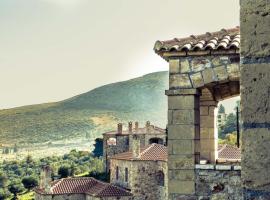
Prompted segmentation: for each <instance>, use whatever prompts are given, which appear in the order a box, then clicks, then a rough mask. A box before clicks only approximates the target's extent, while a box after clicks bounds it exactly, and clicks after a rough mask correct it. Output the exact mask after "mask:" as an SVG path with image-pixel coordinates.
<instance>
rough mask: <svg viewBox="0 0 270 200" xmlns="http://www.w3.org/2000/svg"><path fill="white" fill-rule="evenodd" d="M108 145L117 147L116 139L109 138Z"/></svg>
mask: <svg viewBox="0 0 270 200" xmlns="http://www.w3.org/2000/svg"><path fill="white" fill-rule="evenodd" d="M107 145H109V146H115V145H116V139H115V138H109V139H108V140H107Z"/></svg>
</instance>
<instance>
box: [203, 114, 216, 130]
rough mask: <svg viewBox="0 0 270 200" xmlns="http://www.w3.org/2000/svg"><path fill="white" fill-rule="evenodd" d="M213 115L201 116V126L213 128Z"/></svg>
mask: <svg viewBox="0 0 270 200" xmlns="http://www.w3.org/2000/svg"><path fill="white" fill-rule="evenodd" d="M214 123H215V117H214V116H210V115H208V116H201V119H200V125H201V127H203V128H214V127H215V124H214Z"/></svg>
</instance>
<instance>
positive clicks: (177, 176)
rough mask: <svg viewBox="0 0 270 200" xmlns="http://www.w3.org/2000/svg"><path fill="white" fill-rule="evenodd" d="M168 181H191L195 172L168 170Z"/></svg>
mask: <svg viewBox="0 0 270 200" xmlns="http://www.w3.org/2000/svg"><path fill="white" fill-rule="evenodd" d="M169 179H174V180H185V181H193V180H195V172H194V170H169Z"/></svg>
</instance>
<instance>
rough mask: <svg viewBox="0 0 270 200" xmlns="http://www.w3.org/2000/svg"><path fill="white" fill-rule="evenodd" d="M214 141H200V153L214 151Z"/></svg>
mask: <svg viewBox="0 0 270 200" xmlns="http://www.w3.org/2000/svg"><path fill="white" fill-rule="evenodd" d="M216 142H217V140H216V139H201V151H215V150H216V148H217V147H216Z"/></svg>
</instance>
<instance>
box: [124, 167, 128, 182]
mask: <svg viewBox="0 0 270 200" xmlns="http://www.w3.org/2000/svg"><path fill="white" fill-rule="evenodd" d="M125 182H128V168H125Z"/></svg>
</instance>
